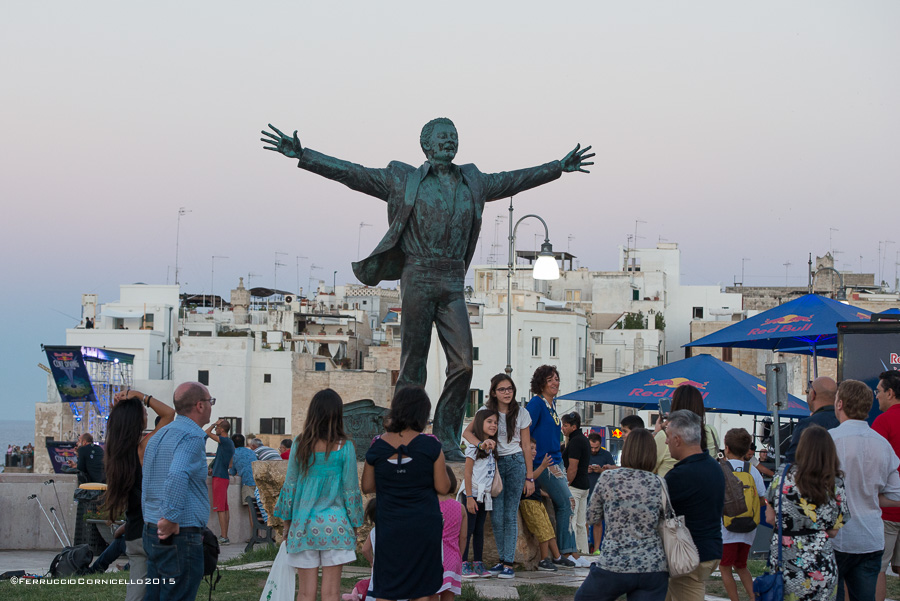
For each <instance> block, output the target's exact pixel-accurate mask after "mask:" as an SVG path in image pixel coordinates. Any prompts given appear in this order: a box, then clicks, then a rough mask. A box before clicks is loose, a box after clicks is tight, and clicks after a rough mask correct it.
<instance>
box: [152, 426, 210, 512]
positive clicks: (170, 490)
mask: <svg viewBox="0 0 900 601" xmlns="http://www.w3.org/2000/svg"><path fill="white" fill-rule="evenodd" d="M206 470H207V468H206V432H204V431H203V430H202V429H201V428H200V426H198V425H197V424H196V422H194V420H192V419H191V418H189V417H185V416H183V415H178V416H176V417H175V421H173V422H172V423H171V424H169V425H168V426H166V427H164V428H162V429H161V430H160V431H159V432H157V433H156V435H155V436H154V437H153V438H151V439H150V442H149V443H147V450H146V451H145V452H144V478H143V491H142V493H141V505H142V506H143V510H144V521H145V522H146V523H148V524H156V523H157V522H158V521H159V520H160V519H161V518H165V519H167V520H169V521H170V522H174V523H176V524H178V525H179V526H185V527H191V526H199V527H202V526H205V525H206V522H207V521H208V519H209V493H208V491H207V488H206V476H207V471H206Z"/></svg>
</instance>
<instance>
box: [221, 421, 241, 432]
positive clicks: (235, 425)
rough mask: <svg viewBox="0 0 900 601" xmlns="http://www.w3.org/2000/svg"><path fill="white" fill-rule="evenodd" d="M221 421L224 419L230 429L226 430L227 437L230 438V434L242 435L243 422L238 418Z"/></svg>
mask: <svg viewBox="0 0 900 601" xmlns="http://www.w3.org/2000/svg"><path fill="white" fill-rule="evenodd" d="M221 419H224V420H225V421H226V422H228V423H229V425H230V426H231V429H230V430H228V435H229V436H231V435H232V434H243V433H244V432H243V430H242V429H241V428H242V427H243V421H244V420H243V419H241V418H240V417H223V418H221Z"/></svg>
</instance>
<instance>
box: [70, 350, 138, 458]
mask: <svg viewBox="0 0 900 601" xmlns="http://www.w3.org/2000/svg"><path fill="white" fill-rule="evenodd" d="M81 354H82V356H83V357H84V362H85V366H86V367H87V371H88V375H89V376H90V379H91V386H93V388H94V396H95V397H96V398H97V400H96V401H95V402H93V403H69V409H70V410H71V411H72V416H73V417H74V418H75V419H74V424H73V433H72V434H73V436H72V438H71V439H70V440H78V438H79V437H80V436H81V435H82V434H84V433H85V432H90V434H91V436H93V437H94V441H95V442H103V441H105V440H106V420H107V419H109V411H110V409H112V406H113V397H114V396H115V394H116V393H117V392H119V391H122V390H126V389H128V388H131V386H132V385H133V383H134V355H129V354H127V353H119V352H116V351H110V350H108V349H98V348H92V347H86V346H85V347H81Z"/></svg>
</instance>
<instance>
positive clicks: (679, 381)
mask: <svg viewBox="0 0 900 601" xmlns="http://www.w3.org/2000/svg"><path fill="white" fill-rule="evenodd" d="M707 384H709V382H702V383H701V382H694V381H693V380H688V379H687V378H667V379H665V380H652V379H651V380H650V381H649V382H647V384H646V385H647V386H665V387H666V388H678V387H679V386H693V387H694V388H701V389H703V388H706V385H707Z"/></svg>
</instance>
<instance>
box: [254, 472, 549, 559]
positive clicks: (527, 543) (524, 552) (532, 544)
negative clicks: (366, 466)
mask: <svg viewBox="0 0 900 601" xmlns="http://www.w3.org/2000/svg"><path fill="white" fill-rule="evenodd" d="M287 465H288V463H287V461H254V462H253V477H254V478H255V479H256V485H257V486H258V487H259V496H260V498H261V499H262V502H263V507H264V508H265V510H266V513H267V514H269V525H270V526H272V528H273V529H274V530H275V534H276V539H277V540H278V541H279V542H280V541H281V533H282V526H283V524H282V521H281V520H280V519H278V518H276V517H275V516H274V515H272V512H273V510H274V509H275V503H276V501H277V500H278V493H280V492H281V487H282V486H283V485H284V477H285V475H286V474H287ZM448 465H449V466H450V467H451V469H452V470H453V473H454V474H456V479H457V481H458V482H462V481H463V476H464V472H465V465H464V464H459V463H450V464H448ZM356 469H357V473H358V474H359V476H362V472H363V462H361V461H360V462H358V463H357V465H356ZM370 496H372V495H363V497H364V502H365V501H368V499H369V497H370ZM453 496H454V495H441V496H440V500H442V501H443V500H444V499H447V498H451V497H453ZM545 504H546V505H547V507H548V509H547V513H548V514H549V515H550V521H551V522H553V509H552V505H550V502H549V501H545ZM516 519H517V521H518V525H519V536H518V539H517V540H516V563H518V564H521V565H522V566H524V567H525V569H527V570H534V569H536V568H537V564H538V562H539V561H540V560H541V557H540V549H539V546H538V543H537V540H536V539H535V538H534V536H532V534H531V533H530V532H529V531H528V529H527V528H526V527H525V524H524V523H523V522H522V516H521V514H519V515H518V516H517V518H516ZM370 529H371V527H370V526H369V524H364V525H363V526H362V527H361V528H358V529H357V531H356V547H357V551H359V550H360V549H362V545H363V543H364V542H365V540H366V537H368V535H369V530H370ZM497 561H498V557H497V545H496V543H495V542H494V531H493V528H492V527H491V519H490V516H488V519H487V520H485V528H484V563H485V565H487V566H492V565H494V564H496V563H497Z"/></svg>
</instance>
